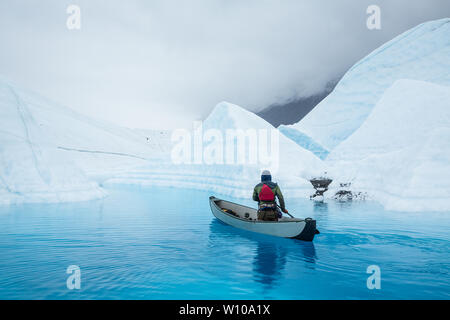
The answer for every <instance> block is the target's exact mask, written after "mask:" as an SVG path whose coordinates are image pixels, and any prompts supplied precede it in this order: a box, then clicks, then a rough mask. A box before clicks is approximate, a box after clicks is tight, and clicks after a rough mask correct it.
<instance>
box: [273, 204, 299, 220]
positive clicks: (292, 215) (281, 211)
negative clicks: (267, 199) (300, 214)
mask: <svg viewBox="0 0 450 320" xmlns="http://www.w3.org/2000/svg"><path fill="white" fill-rule="evenodd" d="M275 204H276V205H277V207H278V208H279V209H280V210H281V207H280V206H279V205H278V203H275ZM281 212H282V214H283V210H281ZM284 213H287V214H288V215H289V216H290V217H291V218H294V216H293V215H292V214H290V213H289V212H284Z"/></svg>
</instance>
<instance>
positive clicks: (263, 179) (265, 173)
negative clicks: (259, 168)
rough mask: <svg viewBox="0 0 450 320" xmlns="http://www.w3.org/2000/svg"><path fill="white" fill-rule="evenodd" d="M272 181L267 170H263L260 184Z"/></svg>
mask: <svg viewBox="0 0 450 320" xmlns="http://www.w3.org/2000/svg"><path fill="white" fill-rule="evenodd" d="M266 181H272V175H271V174H270V171H269V170H264V171H263V172H262V173H261V182H266Z"/></svg>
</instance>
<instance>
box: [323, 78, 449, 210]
mask: <svg viewBox="0 0 450 320" xmlns="http://www.w3.org/2000/svg"><path fill="white" fill-rule="evenodd" d="M327 163H328V165H329V167H330V168H331V169H330V170H331V171H332V172H333V177H334V178H335V181H334V182H333V185H338V184H339V183H340V182H342V183H347V182H351V183H352V186H351V188H352V189H353V190H355V191H362V192H366V193H367V194H368V195H370V197H372V198H374V199H375V200H377V201H379V202H380V203H381V204H383V205H384V206H385V208H386V209H390V210H400V211H423V210H429V211H450V200H449V199H450V198H449V194H450V86H441V85H436V84H433V83H428V82H424V81H417V80H407V79H405V80H398V81H396V82H395V83H394V84H393V85H392V86H391V87H390V88H389V89H388V90H387V91H386V92H385V93H384V95H383V96H382V98H381V99H380V101H379V102H378V103H377V104H376V106H375V108H374V109H373V111H372V113H371V114H370V115H369V116H368V117H367V119H366V121H365V122H364V123H363V124H362V125H361V127H360V128H359V129H358V130H356V131H355V132H354V133H353V134H352V135H351V136H350V137H349V138H348V139H346V140H345V141H344V142H342V143H341V144H340V145H339V146H337V147H336V148H335V149H334V150H333V151H332V152H331V153H330V155H329V156H328V158H327ZM331 194H332V191H331V193H330V195H331Z"/></svg>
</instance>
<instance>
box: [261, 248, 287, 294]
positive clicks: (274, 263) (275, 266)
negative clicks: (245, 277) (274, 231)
mask: <svg viewBox="0 0 450 320" xmlns="http://www.w3.org/2000/svg"><path fill="white" fill-rule="evenodd" d="M285 265H286V248H284V247H282V246H277V245H275V244H272V243H261V242H258V244H257V248H256V255H255V259H254V261H253V271H254V277H255V280H256V281H258V282H261V283H262V284H264V285H265V286H267V287H272V284H273V282H274V281H275V280H276V279H279V278H280V276H281V274H282V271H283V270H284V267H285Z"/></svg>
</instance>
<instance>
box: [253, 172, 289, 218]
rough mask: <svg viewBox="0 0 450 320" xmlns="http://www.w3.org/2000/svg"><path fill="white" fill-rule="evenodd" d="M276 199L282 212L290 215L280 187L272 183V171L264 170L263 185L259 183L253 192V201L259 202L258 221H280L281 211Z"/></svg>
mask: <svg viewBox="0 0 450 320" xmlns="http://www.w3.org/2000/svg"><path fill="white" fill-rule="evenodd" d="M275 197H277V198H278V201H279V202H280V208H281V211H283V212H284V213H288V211H287V210H286V207H285V204H284V198H283V194H282V193H281V190H280V187H279V186H278V184H276V183H275V182H272V175H271V174H270V171H269V170H264V171H263V172H262V174H261V183H258V184H257V185H256V186H255V189H254V190H253V200H255V201H257V202H258V220H265V221H278V217H279V216H278V214H279V211H278V208H277V202H276V200H275ZM280 217H281V213H280Z"/></svg>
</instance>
